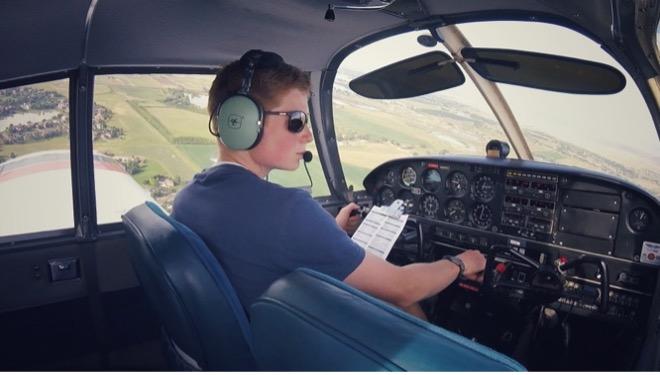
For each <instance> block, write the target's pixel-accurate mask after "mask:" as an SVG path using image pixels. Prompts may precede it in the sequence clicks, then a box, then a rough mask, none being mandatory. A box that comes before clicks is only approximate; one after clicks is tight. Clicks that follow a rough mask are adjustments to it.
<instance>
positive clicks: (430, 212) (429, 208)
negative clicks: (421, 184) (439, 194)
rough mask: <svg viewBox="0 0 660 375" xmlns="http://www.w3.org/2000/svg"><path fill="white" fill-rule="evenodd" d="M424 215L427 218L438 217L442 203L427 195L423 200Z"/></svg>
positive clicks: (422, 209)
mask: <svg viewBox="0 0 660 375" xmlns="http://www.w3.org/2000/svg"><path fill="white" fill-rule="evenodd" d="M421 206H422V207H421V211H422V215H424V216H426V217H433V218H434V217H437V215H438V210H439V209H440V202H439V201H438V198H436V197H435V196H434V195H431V194H426V195H424V196H423V197H422V200H421Z"/></svg>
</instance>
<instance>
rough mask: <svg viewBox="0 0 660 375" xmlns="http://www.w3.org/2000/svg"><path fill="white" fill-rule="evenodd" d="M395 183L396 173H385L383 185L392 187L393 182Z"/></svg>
mask: <svg viewBox="0 0 660 375" xmlns="http://www.w3.org/2000/svg"><path fill="white" fill-rule="evenodd" d="M395 181H396V173H395V172H394V171H393V170H391V169H390V170H389V171H387V174H386V175H385V183H386V184H388V185H390V186H392V185H394V182H395Z"/></svg>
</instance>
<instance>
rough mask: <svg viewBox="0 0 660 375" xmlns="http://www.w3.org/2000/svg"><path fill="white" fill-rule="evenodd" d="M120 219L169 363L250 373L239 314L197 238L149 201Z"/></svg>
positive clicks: (246, 334) (248, 342) (245, 328)
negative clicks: (162, 333)
mask: <svg viewBox="0 0 660 375" xmlns="http://www.w3.org/2000/svg"><path fill="white" fill-rule="evenodd" d="M122 220H123V222H124V226H125V227H126V229H127V234H128V238H129V241H130V251H129V253H130V256H131V260H132V263H133V266H134V268H135V271H136V273H137V276H138V279H139V280H140V283H141V284H142V287H143V289H144V291H145V294H146V296H147V299H148V301H149V303H150V305H151V306H152V307H153V309H154V311H156V313H157V315H158V316H159V318H160V320H161V322H162V324H163V326H164V330H165V336H166V339H167V341H168V346H169V349H170V350H169V354H170V355H173V356H175V357H176V358H175V361H176V362H177V363H181V364H183V366H181V367H182V368H187V369H197V370H254V369H255V363H254V357H253V355H252V338H251V333H250V328H249V324H248V321H247V317H246V314H245V311H244V310H243V307H242V306H241V304H240V302H239V300H238V297H237V296H236V292H235V291H234V289H233V287H232V286H231V284H230V282H229V280H228V279H227V276H226V274H225V273H224V271H223V270H222V268H221V266H220V263H219V262H218V261H217V259H216V258H215V257H214V256H213V254H211V252H210V251H209V249H208V248H207V246H206V245H205V244H204V242H203V241H202V240H201V238H199V236H197V235H196V234H195V233H193V232H192V231H191V230H190V229H189V228H187V227H186V226H185V225H183V224H181V223H179V222H177V221H175V220H174V219H172V218H170V217H169V216H168V215H167V214H165V213H164V212H163V211H162V210H161V209H160V208H159V207H158V206H157V205H156V204H154V203H152V202H146V203H145V204H141V205H139V206H137V207H135V208H133V209H131V210H130V211H129V212H127V213H126V214H125V215H123V216H122ZM170 359H172V358H170Z"/></svg>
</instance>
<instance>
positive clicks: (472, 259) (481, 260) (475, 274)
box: [457, 250, 486, 281]
mask: <svg viewBox="0 0 660 375" xmlns="http://www.w3.org/2000/svg"><path fill="white" fill-rule="evenodd" d="M457 256H458V257H459V258H461V260H462V261H463V264H465V272H463V276H464V277H465V278H467V279H470V280H476V281H480V280H481V279H482V278H483V274H482V273H483V271H484V268H486V258H485V257H484V256H483V255H482V254H481V253H480V252H479V251H478V250H466V251H464V252H462V253H461V254H458V255H457Z"/></svg>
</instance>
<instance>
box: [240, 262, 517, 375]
mask: <svg viewBox="0 0 660 375" xmlns="http://www.w3.org/2000/svg"><path fill="white" fill-rule="evenodd" d="M250 316H251V322H250V324H251V326H252V332H253V335H254V336H253V337H254V340H255V341H254V351H255V358H256V360H257V364H258V365H259V367H260V368H265V369H268V370H274V371H382V370H385V371H403V370H405V371H525V368H524V367H523V366H522V365H520V364H519V363H518V362H516V361H514V360H513V359H511V358H509V357H507V356H505V355H503V354H501V353H498V352H496V351H494V350H492V349H489V348H487V347H485V346H483V345H480V344H477V343H475V342H472V341H470V340H468V339H466V338H465V337H462V336H459V335H457V334H455V333H452V332H449V331H447V330H445V329H443V328H440V327H437V326H434V325H432V324H430V323H428V322H425V321H422V320H420V319H417V318H415V317H413V316H411V315H408V314H406V313H404V312H403V311H401V310H399V309H397V308H395V307H393V306H391V305H389V304H387V303H384V302H382V301H380V300H378V299H376V298H373V297H371V296H369V295H367V294H365V293H363V292H361V291H359V290H357V289H355V288H352V287H350V286H348V285H347V284H345V283H342V282H340V281H338V280H335V279H333V278H331V277H329V276H326V275H323V274H320V273H318V272H315V271H311V270H308V269H299V270H296V271H295V272H293V273H291V274H289V275H287V276H285V277H284V278H282V279H279V280H278V281H276V282H275V283H274V284H273V285H272V286H271V287H270V288H269V289H268V290H267V291H266V293H264V294H263V295H262V296H261V297H260V298H259V299H257V301H256V302H255V303H254V304H253V305H252V306H251V308H250Z"/></svg>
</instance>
